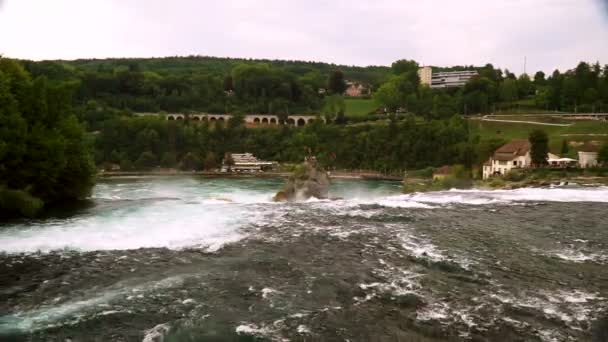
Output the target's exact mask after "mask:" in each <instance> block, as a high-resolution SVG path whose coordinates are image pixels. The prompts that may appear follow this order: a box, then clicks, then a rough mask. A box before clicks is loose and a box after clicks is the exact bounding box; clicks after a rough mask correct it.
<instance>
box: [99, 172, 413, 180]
mask: <svg viewBox="0 0 608 342" xmlns="http://www.w3.org/2000/svg"><path fill="white" fill-rule="evenodd" d="M290 175H291V172H258V173H228V172H210V171H179V170H155V171H132V172H131V171H130V172H124V171H106V172H100V173H99V174H98V177H100V178H117V179H129V178H131V179H144V178H162V177H180V176H198V177H207V178H289V176H290ZM330 177H331V178H332V179H364V180H383V181H399V182H400V181H401V180H402V179H401V178H400V177H396V176H389V175H383V174H381V173H373V172H350V171H332V172H330Z"/></svg>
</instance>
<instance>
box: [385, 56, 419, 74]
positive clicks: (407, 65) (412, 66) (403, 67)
mask: <svg viewBox="0 0 608 342" xmlns="http://www.w3.org/2000/svg"><path fill="white" fill-rule="evenodd" d="M391 70H392V71H393V74H395V75H401V74H405V73H415V74H417V73H418V63H416V61H414V60H411V61H410V60H407V59H400V60H398V61H395V62H393V64H391Z"/></svg>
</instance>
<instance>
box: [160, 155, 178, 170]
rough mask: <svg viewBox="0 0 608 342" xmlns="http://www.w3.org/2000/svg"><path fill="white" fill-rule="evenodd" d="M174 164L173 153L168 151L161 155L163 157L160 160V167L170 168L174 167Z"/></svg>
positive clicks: (175, 158) (175, 159)
mask: <svg viewBox="0 0 608 342" xmlns="http://www.w3.org/2000/svg"><path fill="white" fill-rule="evenodd" d="M176 164H177V157H176V156H175V153H173V152H170V151H167V152H165V153H163V156H162V157H161V159H160V166H162V167H165V168H172V167H175V165H176Z"/></svg>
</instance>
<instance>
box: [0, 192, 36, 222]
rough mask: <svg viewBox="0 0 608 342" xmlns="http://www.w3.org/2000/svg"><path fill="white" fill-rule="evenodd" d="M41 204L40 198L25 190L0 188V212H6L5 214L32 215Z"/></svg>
mask: <svg viewBox="0 0 608 342" xmlns="http://www.w3.org/2000/svg"><path fill="white" fill-rule="evenodd" d="M43 206H44V202H43V201H42V200H41V199H39V198H37V197H34V196H32V195H30V193H28V192H27V191H23V190H12V189H6V188H4V187H1V188H0V213H6V214H7V215H6V216H17V215H19V216H25V217H33V216H35V215H36V214H37V213H38V212H39V211H40V210H41V209H42V207H43ZM3 216H4V215H3Z"/></svg>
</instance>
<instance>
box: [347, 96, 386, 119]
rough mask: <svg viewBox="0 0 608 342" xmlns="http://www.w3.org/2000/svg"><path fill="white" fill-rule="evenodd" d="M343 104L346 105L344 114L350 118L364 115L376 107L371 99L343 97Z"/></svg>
mask: <svg viewBox="0 0 608 342" xmlns="http://www.w3.org/2000/svg"><path fill="white" fill-rule="evenodd" d="M344 104H345V106H346V113H345V114H346V116H347V117H351V118H362V117H366V116H367V115H368V114H369V113H371V112H373V111H375V110H376V108H378V106H377V105H376V104H375V103H374V100H372V99H355V98H346V99H344Z"/></svg>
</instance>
